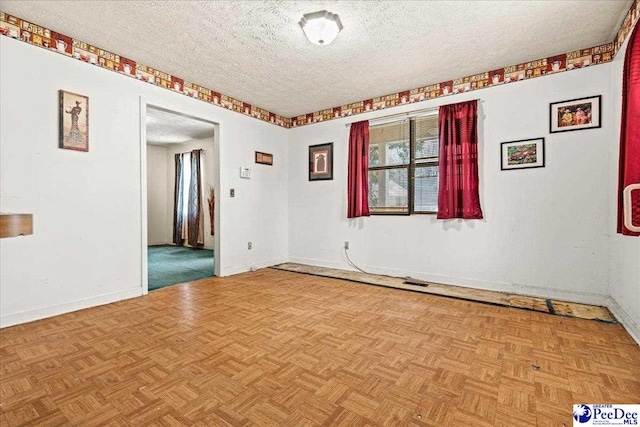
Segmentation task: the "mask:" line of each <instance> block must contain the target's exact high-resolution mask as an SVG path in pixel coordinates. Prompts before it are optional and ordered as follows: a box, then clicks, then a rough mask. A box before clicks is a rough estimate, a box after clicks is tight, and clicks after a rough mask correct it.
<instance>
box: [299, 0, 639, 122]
mask: <svg viewBox="0 0 640 427" xmlns="http://www.w3.org/2000/svg"><path fill="white" fill-rule="evenodd" d="M639 15H640V0H634V1H633V3H632V4H631V7H630V8H629V11H628V12H627V16H626V17H625V19H624V21H623V22H622V25H621V26H620V29H619V30H618V33H617V35H616V38H615V40H614V41H613V42H611V43H607V44H603V45H600V46H594V47H590V48H588V49H580V50H576V51H574V52H569V53H565V54H562V55H556V56H550V57H548V58H543V59H538V60H536V61H531V62H525V63H523V64H518V65H512V66H510V67H505V68H500V69H497V70H493V71H487V72H484V73H480V74H476V75H473V76H467V77H462V78H459V79H455V80H449V81H447V82H441V83H436V84H432V85H429V86H423V87H420V88H417V89H411V90H406V91H403V92H398V93H392V94H389V95H384V96H380V97H377V98H372V99H367V100H364V101H359V102H353V103H350V104H346V105H342V106H339V107H333V108H327V109H326V110H321V111H316V112H313V113H307V114H302V115H300V116H296V117H293V118H292V119H291V127H298V126H304V125H308V124H313V123H318V122H325V121H328V120H333V119H339V118H341V117H347V116H352V115H356V114H362V113H367V112H369V111H376V110H382V109H386V108H393V107H397V106H399V105H405V104H410V103H416V102H422V101H427V100H430V99H435V98H440V97H443V96H449V95H455V94H458V93H463V92H470V91H473V90H478V89H484V88H487V87H492V86H498V85H502V84H509V83H513V82H517V81H521V80H529V79H532V78H536V77H542V76H546V75H550V74H557V73H562V72H564V71H570V70H576V69H579V68H583V67H588V66H590V65H597V64H604V63H607V62H610V61H612V60H613V58H614V57H615V55H616V53H617V52H618V50H619V49H620V46H621V45H622V43H624V40H625V38H626V37H627V35H628V34H629V33H630V32H631V30H632V29H633V25H634V24H635V23H636V21H637V20H638V16H639Z"/></svg>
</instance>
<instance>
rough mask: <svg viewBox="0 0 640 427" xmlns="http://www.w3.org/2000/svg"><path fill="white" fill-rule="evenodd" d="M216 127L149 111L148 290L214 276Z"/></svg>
mask: <svg viewBox="0 0 640 427" xmlns="http://www.w3.org/2000/svg"><path fill="white" fill-rule="evenodd" d="M214 132H215V125H214V124H213V123H208V122H205V121H202V120H198V119H195V118H191V117H186V116H183V115H180V114H177V113H175V112H170V111H165V110H162V109H159V108H153V107H147V109H146V137H147V242H148V246H149V247H148V262H147V265H148V283H149V290H150V291H152V290H155V289H160V288H164V287H166V286H171V285H175V284H178V283H185V282H192V281H194V280H200V279H205V278H207V277H212V276H213V275H214V249H215V240H214V233H215V223H214V216H215V191H214V188H215V187H214V182H213V180H214V177H215V173H214V168H215V165H216V163H215V160H214Z"/></svg>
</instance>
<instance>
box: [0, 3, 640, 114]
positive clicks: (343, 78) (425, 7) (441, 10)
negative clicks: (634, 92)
mask: <svg viewBox="0 0 640 427" xmlns="http://www.w3.org/2000/svg"><path fill="white" fill-rule="evenodd" d="M630 4H631V0H602V1H600V0H584V1H563V0H555V1H508V0H504V1H462V0H460V1H403V2H395V1H340V2H337V1H334V2H329V1H282V0H278V1H260V2H258V1H126V2H125V1H100V2H98V1H45V0H38V1H24V0H20V1H6V0H3V1H0V9H1V10H2V11H4V12H7V13H10V14H13V15H16V16H19V17H21V18H24V19H26V20H30V21H33V22H36V23H38V24H40V25H43V26H45V27H48V28H50V29H52V30H54V31H59V32H62V33H64V34H67V35H69V36H72V37H74V38H77V39H80V40H82V41H85V42H87V43H90V44H92V45H95V46H98V47H101V48H103V49H106V50H109V51H112V52H115V53H118V54H120V55H123V56H125V57H129V58H131V59H133V60H135V61H138V62H140V63H143V64H145V65H148V66H150V67H153V68H156V69H159V70H162V71H165V72H168V73H170V74H174V75H176V76H179V77H181V78H184V79H186V80H188V81H192V82H194V83H198V84H201V85H203V86H206V87H208V88H211V89H214V90H217V91H220V92H222V93H225V94H228V95H230V96H233V97H235V98H237V99H241V100H243V101H245V102H249V103H251V104H253V105H256V106H259V107H262V108H266V109H268V110H270V111H273V112H275V113H278V114H281V115H284V116H286V117H293V116H296V115H299V114H304V113H309V112H313V111H317V110H321V109H324V108H330V107H333V106H337V105H343V104H347V103H350V102H356V101H360V100H362V99H368V98H372V97H376V96H381V95H385V94H388V93H393V92H397V91H401V90H407V89H411V88H416V87H420V86H424V85H427V84H430V83H437V82H441V81H446V80H450V79H454V78H457V77H462V76H467V75H472V74H476V73H480V72H484V71H488V70H492V69H496V68H501V67H505V66H509V65H513V64H518V63H522V62H526V61H530V60H535V59H538V58H543V57H547V56H551V55H555V54H558V53H564V52H570V51H573V50H577V49H581V48H586V47H591V46H595V45H599V44H603V43H608V42H611V40H613V37H614V35H615V32H616V30H617V27H618V25H619V23H620V21H621V19H622V18H623V15H624V13H625V12H626V11H627V10H628V8H629V5H630ZM322 9H327V10H329V11H330V12H333V13H337V14H339V15H340V19H341V21H342V23H343V25H344V30H343V31H342V33H340V35H339V36H338V38H337V39H336V40H335V41H334V42H333V43H332V44H331V45H329V46H315V45H312V44H311V43H310V42H308V41H307V40H306V38H305V37H304V34H303V32H302V30H301V28H300V27H299V25H298V21H299V20H300V18H301V17H302V15H303V14H304V13H308V12H314V11H317V10H322Z"/></svg>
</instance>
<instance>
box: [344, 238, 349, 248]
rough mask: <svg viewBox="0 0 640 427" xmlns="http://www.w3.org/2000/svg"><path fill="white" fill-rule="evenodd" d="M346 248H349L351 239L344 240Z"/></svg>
mask: <svg viewBox="0 0 640 427" xmlns="http://www.w3.org/2000/svg"><path fill="white" fill-rule="evenodd" d="M344 248H345V249H349V241H348V240H345V242H344Z"/></svg>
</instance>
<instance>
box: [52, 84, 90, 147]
mask: <svg viewBox="0 0 640 427" xmlns="http://www.w3.org/2000/svg"><path fill="white" fill-rule="evenodd" d="M59 99H60V113H59V114H60V142H59V144H60V148H65V149H67V150H77V151H89V97H87V96H84V95H79V94H77V93H72V92H67V91H64V90H61V91H59Z"/></svg>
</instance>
